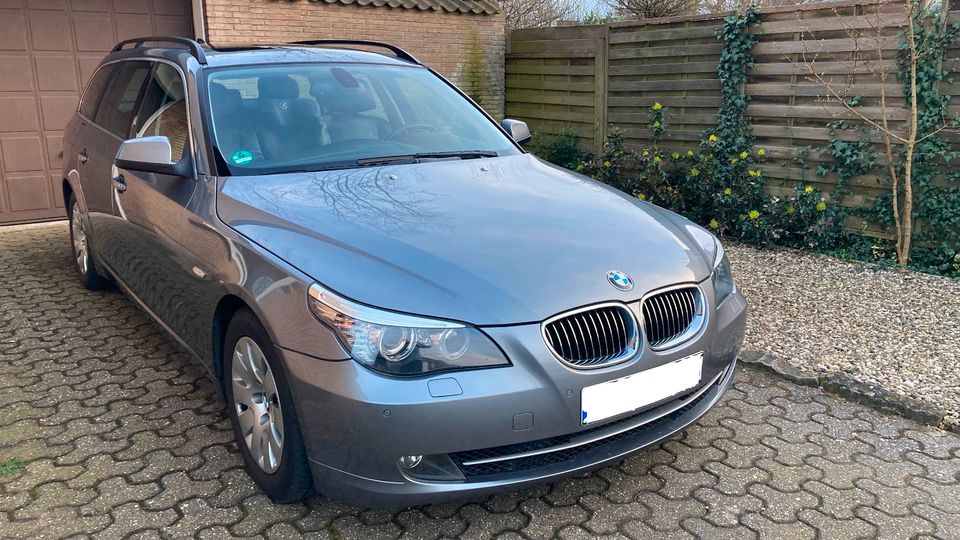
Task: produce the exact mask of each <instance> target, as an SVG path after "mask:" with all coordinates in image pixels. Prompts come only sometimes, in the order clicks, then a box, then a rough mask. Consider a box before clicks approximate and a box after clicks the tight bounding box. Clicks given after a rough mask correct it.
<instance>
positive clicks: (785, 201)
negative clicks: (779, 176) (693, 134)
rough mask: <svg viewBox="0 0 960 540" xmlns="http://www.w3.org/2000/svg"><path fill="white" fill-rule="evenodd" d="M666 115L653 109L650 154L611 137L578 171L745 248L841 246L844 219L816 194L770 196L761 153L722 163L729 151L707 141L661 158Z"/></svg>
mask: <svg viewBox="0 0 960 540" xmlns="http://www.w3.org/2000/svg"><path fill="white" fill-rule="evenodd" d="M664 110H665V109H664V108H663V107H662V106H660V104H659V103H657V104H654V106H653V107H651V108H650V130H651V133H652V135H653V144H652V145H651V146H649V147H645V148H641V149H640V150H639V151H637V152H630V151H628V150H627V149H626V148H625V144H624V137H623V134H622V133H621V132H620V131H619V130H614V131H613V132H612V133H611V134H610V135H609V136H608V137H607V139H606V141H605V143H604V146H603V150H602V151H601V152H599V153H589V154H587V155H586V156H585V158H584V160H583V161H582V162H581V163H580V164H579V165H577V167H576V170H577V171H579V172H582V173H583V174H586V175H588V176H590V177H591V178H594V179H596V180H599V181H601V182H604V183H606V184H609V185H611V186H614V187H616V188H618V189H621V190H623V191H626V192H627V193H630V194H633V195H635V196H636V197H638V198H640V199H642V200H646V201H649V202H652V203H654V204H657V205H659V206H663V207H664V208H668V209H670V210H673V211H675V212H677V213H679V214H682V215H684V216H686V217H687V218H689V219H691V220H693V221H694V222H697V223H699V224H701V225H703V226H704V227H707V228H709V229H711V230H712V231H714V232H715V233H716V234H718V235H721V236H727V237H732V238H735V239H737V240H740V241H742V242H747V243H750V244H754V245H759V246H766V245H770V244H780V245H789V246H795V247H804V248H830V247H835V246H837V245H839V243H840V242H841V241H842V240H843V237H844V233H843V227H842V225H843V219H842V213H840V212H839V210H838V209H837V206H836V205H835V204H832V203H829V202H827V201H826V199H824V197H823V194H822V193H821V192H820V190H819V189H817V188H815V187H813V186H809V185H805V184H798V185H797V186H795V188H794V190H793V192H792V193H791V194H790V195H788V196H783V197H772V196H770V195H769V194H768V193H767V191H766V186H765V182H764V179H763V170H762V168H761V163H762V161H763V159H764V157H765V155H766V152H765V150H763V149H759V150H756V151H753V150H742V151H741V152H740V153H739V154H735V155H733V156H732V157H728V158H727V157H721V156H725V155H727V153H728V152H729V145H724V144H723V140H722V137H721V136H719V135H718V134H716V133H708V134H706V136H705V137H704V139H703V141H702V142H701V143H700V146H699V148H697V149H689V150H685V151H682V152H679V151H674V152H670V153H666V152H664V151H663V150H662V149H661V146H660V142H661V138H662V136H663V134H664V132H665V128H666V126H665V121H664V118H665V116H664Z"/></svg>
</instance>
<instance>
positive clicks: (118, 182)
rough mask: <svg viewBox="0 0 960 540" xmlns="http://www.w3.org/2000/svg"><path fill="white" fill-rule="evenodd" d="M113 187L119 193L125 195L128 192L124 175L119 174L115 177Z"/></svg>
mask: <svg viewBox="0 0 960 540" xmlns="http://www.w3.org/2000/svg"><path fill="white" fill-rule="evenodd" d="M113 187H114V189H116V190H117V192H118V193H123V192H124V191H126V190H127V179H126V178H124V177H123V175H122V174H118V175H116V176H114V177H113Z"/></svg>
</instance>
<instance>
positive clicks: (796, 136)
mask: <svg viewBox="0 0 960 540" xmlns="http://www.w3.org/2000/svg"><path fill="white" fill-rule="evenodd" d="M954 9H956V10H958V11H953V12H951V15H950V17H949V20H950V22H957V21H960V2H957V3H956V7H955V8H954ZM878 21H882V24H879V25H878V24H877V22H878ZM905 22H906V16H905V11H904V6H903V4H902V3H896V2H889V3H884V4H880V5H877V4H869V3H865V2H862V1H843V2H836V3H829V4H811V5H802V6H790V7H779V8H770V9H764V10H761V25H760V27H759V28H758V29H757V31H756V34H757V36H758V39H759V43H758V44H757V45H756V46H755V47H754V49H753V55H754V58H755V59H756V66H755V67H754V69H753V70H752V71H751V73H750V77H749V80H748V83H747V85H746V87H745V91H746V93H747V94H748V95H750V96H751V99H752V101H751V104H750V106H749V108H748V111H747V112H748V114H749V116H750V117H751V118H752V120H753V126H754V128H753V129H754V134H755V135H756V138H757V146H758V147H763V148H765V149H766V151H767V160H766V162H765V164H764V166H763V168H764V172H765V177H766V178H767V183H768V186H769V189H770V191H771V192H773V193H777V192H788V191H791V190H792V189H793V186H794V185H795V184H796V182H798V181H803V182H807V183H812V184H814V185H818V186H819V187H821V188H823V189H824V190H825V191H826V192H827V193H829V192H830V191H831V189H832V187H833V186H835V183H836V179H835V178H834V177H833V176H831V175H827V176H825V177H822V176H817V175H816V174H815V172H816V170H817V166H818V165H820V164H821V163H824V162H829V161H830V159H831V158H830V156H829V155H828V154H826V153H825V152H824V151H823V149H824V148H825V147H826V145H827V142H828V139H829V135H830V130H829V129H828V127H827V124H828V123H830V122H832V121H835V120H837V119H840V118H849V117H850V113H849V111H847V110H846V109H845V108H844V107H843V106H842V105H839V104H837V103H835V102H833V103H831V102H830V100H827V99H825V98H827V97H830V91H829V90H828V88H827V86H825V85H824V84H823V82H821V81H819V80H818V79H817V77H816V76H813V75H811V73H810V68H809V65H810V63H811V62H812V63H813V64H814V65H815V66H816V73H817V74H819V75H820V76H821V77H822V78H823V80H824V81H828V82H829V83H830V87H831V88H834V89H835V90H837V91H839V92H841V94H846V95H848V96H850V97H852V96H859V97H861V98H862V104H861V107H860V109H859V110H860V111H861V112H862V113H863V114H865V115H867V116H868V117H870V118H871V119H874V120H878V119H879V118H880V111H881V110H882V109H881V108H880V107H879V106H878V102H879V96H880V95H881V92H884V93H885V94H886V96H887V99H888V103H891V102H892V103H902V101H899V100H902V95H903V94H902V88H903V87H902V85H901V84H900V83H899V82H897V81H896V80H894V79H893V78H892V77H891V78H889V79H888V80H886V81H885V82H881V81H880V80H878V78H877V77H876V75H875V73H874V72H875V71H876V69H875V65H876V64H875V61H876V58H877V57H878V56H880V55H882V57H883V58H884V60H883V62H884V63H885V64H892V63H893V62H895V53H896V48H897V46H898V44H899V43H900V41H901V40H902V28H903V25H904V24H905ZM722 24H723V16H722V15H714V16H695V17H676V18H668V19H657V20H650V21H640V22H631V23H618V24H611V25H594V26H574V27H558V28H547V29H529V30H518V31H514V32H513V33H512V34H511V37H510V49H509V52H508V54H507V63H506V71H507V75H506V115H507V116H508V117H510V118H519V119H523V120H526V121H527V122H528V123H529V124H530V126H531V129H533V130H534V131H539V132H541V133H546V134H552V133H558V132H560V131H561V130H563V129H569V128H572V129H575V130H576V132H577V133H578V134H579V136H580V137H581V139H582V140H583V142H584V145H585V146H586V147H588V148H598V147H599V144H600V143H601V142H602V140H603V138H604V136H605V135H606V134H607V133H609V131H610V130H611V129H613V128H619V129H620V130H621V131H622V132H623V133H624V135H625V137H626V140H627V143H628V145H629V146H630V147H632V148H639V147H642V146H644V145H648V144H649V143H650V142H651V135H650V131H649V129H648V127H647V124H648V122H649V116H648V111H649V107H650V106H651V105H652V104H653V103H654V102H659V103H661V104H662V105H663V106H664V107H666V108H667V114H666V120H667V133H666V136H665V141H664V146H665V147H666V149H667V150H668V151H673V150H687V149H690V148H694V147H696V146H697V144H698V143H699V141H700V140H701V138H702V136H703V133H704V131H706V130H709V129H712V128H713V127H715V126H716V114H717V108H718V106H719V105H720V100H721V97H720V81H719V79H718V77H717V64H718V63H719V60H720V53H721V52H722V49H723V45H722V43H721V42H720V41H719V40H718V39H717V37H716V35H717V31H718V30H719V28H720V27H721V26H722ZM877 26H880V27H881V28H882V30H881V31H880V32H879V33H878V32H877V31H875V30H874V28H876V27H877ZM878 51H879V52H878ZM948 58H949V59H948V63H949V66H950V68H951V69H953V70H956V68H957V67H960V49H958V50H954V51H952V52H951V54H950V55H948ZM942 90H943V91H945V92H949V93H951V94H953V95H960V80H958V81H957V82H955V83H953V84H945V85H944V86H943V88H942ZM891 100H892V101H891ZM954 101H955V103H954V104H953V105H954V107H955V108H956V110H955V112H960V99H955V100H954ZM888 113H889V114H888V120H890V121H892V122H894V123H896V122H898V121H902V120H903V119H904V118H905V117H906V111H905V110H904V109H900V108H888ZM857 136H859V135H857V134H855V133H843V132H840V133H838V137H839V138H841V139H842V138H847V137H857ZM850 185H851V188H852V189H853V194H852V195H851V196H849V197H848V198H847V199H846V200H845V201H844V204H845V205H847V206H853V207H858V206H859V207H863V206H870V205H872V204H873V199H874V198H875V197H876V196H877V195H878V194H880V193H882V192H883V191H884V190H885V189H886V188H885V187H884V185H883V184H882V183H881V182H880V181H879V180H878V179H877V178H876V177H862V178H854V179H853V180H852V181H851V184H850ZM849 225H851V226H854V227H859V226H866V224H859V223H856V222H855V223H851V224H849ZM868 232H872V233H874V234H879V231H876V230H874V231H868Z"/></svg>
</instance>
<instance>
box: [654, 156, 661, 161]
mask: <svg viewBox="0 0 960 540" xmlns="http://www.w3.org/2000/svg"><path fill="white" fill-rule="evenodd" d="M661 161H663V159H662V158H661V157H660V156H653V162H654V163H660V162H661Z"/></svg>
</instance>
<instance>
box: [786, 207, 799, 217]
mask: <svg viewBox="0 0 960 540" xmlns="http://www.w3.org/2000/svg"><path fill="white" fill-rule="evenodd" d="M796 211H797V209H796V208H794V207H792V206H788V207H787V215H788V216H792V215H793V213H794V212H796Z"/></svg>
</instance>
